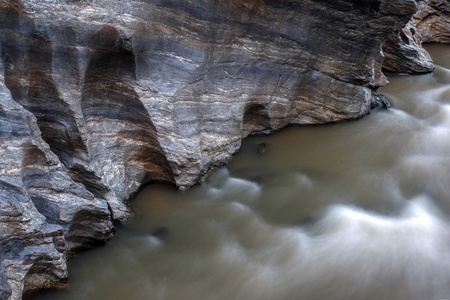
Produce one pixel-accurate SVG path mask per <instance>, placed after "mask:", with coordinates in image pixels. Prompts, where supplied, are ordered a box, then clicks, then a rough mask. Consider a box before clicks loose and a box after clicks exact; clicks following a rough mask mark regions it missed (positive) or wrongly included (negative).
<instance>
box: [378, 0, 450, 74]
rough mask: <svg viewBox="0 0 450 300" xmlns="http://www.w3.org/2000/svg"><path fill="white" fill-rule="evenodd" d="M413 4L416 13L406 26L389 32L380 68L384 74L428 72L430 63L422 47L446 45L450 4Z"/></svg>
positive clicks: (449, 36)
mask: <svg viewBox="0 0 450 300" xmlns="http://www.w3.org/2000/svg"><path fill="white" fill-rule="evenodd" d="M417 3H418V9H417V12H416V13H415V14H414V15H413V17H412V18H411V20H410V21H409V22H408V24H407V25H406V26H405V27H404V28H403V29H401V30H398V31H396V32H393V33H392V34H391V35H390V36H389V39H388V41H387V42H386V43H385V44H384V46H383V52H384V54H385V60H384V63H383V68H384V69H385V70H386V71H388V72H393V73H407V74H420V73H429V72H432V71H433V70H434V64H433V61H432V59H431V57H430V55H429V54H428V52H427V51H426V50H425V49H424V48H422V43H450V2H449V1H442V0H422V1H417Z"/></svg>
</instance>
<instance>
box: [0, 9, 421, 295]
mask: <svg viewBox="0 0 450 300" xmlns="http://www.w3.org/2000/svg"><path fill="white" fill-rule="evenodd" d="M415 11H416V4H415V2H414V1H412V0H370V1H369V0H368V1H359V0H358V1H356V0H333V1H329V0H286V1H279V0H276V1H275V0H264V1H254V0H233V1H215V0H200V1H198V0H170V1H169V0H135V1H119V0H111V1H106V0H89V1H88V0H78V1H77V0H39V1H38V0H22V1H19V0H0V42H1V44H0V48H1V61H0V74H1V76H0V91H1V95H0V97H1V98H0V125H1V127H0V140H1V141H2V143H1V146H0V153H1V158H0V166H1V167H0V187H1V188H0V230H1V232H0V233H1V240H0V247H1V248H0V260H1V269H0V270H1V272H0V299H8V298H10V299H20V297H21V295H22V293H23V292H33V291H35V290H37V289H39V288H48V287H63V286H64V285H65V284H66V280H67V270H66V266H65V263H66V258H67V256H70V255H72V254H73V253H75V252H76V251H77V250H79V249H80V248H83V247H90V246H94V245H97V244H100V243H103V242H104V241H106V240H108V239H109V238H110V237H111V235H112V231H113V225H112V221H115V220H117V221H121V222H123V221H125V220H126V219H127V218H128V217H129V216H130V211H129V210H128V208H127V207H128V206H127V201H129V199H130V198H131V197H133V194H134V193H136V191H137V190H138V189H139V187H140V186H142V185H143V184H145V183H148V182H166V183H171V184H176V185H177V186H179V187H187V186H190V185H192V184H194V183H196V182H198V181H199V180H200V179H201V178H202V176H203V175H204V174H205V173H206V172H207V170H208V169H210V168H211V167H213V166H217V165H220V164H223V163H226V162H227V161H228V159H229V158H230V157H231V155H232V154H233V153H235V152H236V151H238V149H239V147H240V143H241V139H242V138H243V137H246V136H247V135H249V134H255V133H267V132H271V131H274V130H277V129H280V128H282V127H284V126H286V125H288V124H324V123H331V122H338V121H343V120H352V119H357V118H360V117H362V116H364V115H366V114H367V113H368V112H369V109H370V107H371V105H373V104H375V102H377V101H378V100H377V99H379V97H378V95H377V93H376V92H374V90H375V89H376V87H377V86H380V85H382V84H385V83H386V80H385V77H384V75H383V74H382V72H381V65H382V61H383V55H382V52H381V47H382V45H383V42H384V41H385V40H386V39H387V38H388V36H389V35H390V34H391V33H392V32H394V31H395V30H396V29H400V28H402V27H403V26H405V24H406V23H407V22H408V20H409V19H410V18H411V16H412V14H413V13H414V12H415Z"/></svg>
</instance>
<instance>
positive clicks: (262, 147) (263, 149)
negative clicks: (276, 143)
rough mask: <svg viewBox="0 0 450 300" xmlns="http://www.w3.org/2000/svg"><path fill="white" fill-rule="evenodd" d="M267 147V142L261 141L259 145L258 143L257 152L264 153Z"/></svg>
mask: <svg viewBox="0 0 450 300" xmlns="http://www.w3.org/2000/svg"><path fill="white" fill-rule="evenodd" d="M267 148H268V145H267V143H261V144H259V145H258V153H259V154H264V153H266V152H267Z"/></svg>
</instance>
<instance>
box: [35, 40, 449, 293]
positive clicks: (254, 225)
mask: <svg viewBox="0 0 450 300" xmlns="http://www.w3.org/2000/svg"><path fill="white" fill-rule="evenodd" d="M427 50H429V52H430V54H431V55H432V57H433V59H434V61H435V63H436V70H435V72H434V73H433V74H426V75H420V76H419V75H416V76H389V81H390V84H389V85H388V86H386V87H384V88H381V89H380V91H381V93H382V94H383V95H385V96H386V97H387V98H388V99H389V100H390V102H391V104H392V108H390V109H388V110H382V109H379V110H374V111H372V112H371V114H370V115H368V116H367V117H365V118H363V119H361V120H358V121H355V122H346V123H341V124H334V125H328V126H308V127H300V126H292V127H289V128H287V129H284V130H282V131H281V132H278V133H276V134H273V135H269V136H252V137H249V138H247V139H246V140H245V141H244V142H243V145H242V149H241V151H240V152H239V153H238V154H237V155H236V156H235V157H234V158H233V159H232V161H231V162H230V164H229V165H228V167H226V168H221V169H218V170H215V171H214V172H212V173H211V174H210V176H209V177H208V178H207V180H206V181H205V182H204V183H203V184H201V185H198V186H195V187H194V188H192V189H190V190H188V191H176V190H174V189H173V188H170V187H167V186H164V185H153V186H150V187H148V188H146V189H145V190H144V191H143V192H142V193H140V194H139V196H138V197H137V199H136V200H135V201H134V202H133V209H134V211H135V212H136V218H135V220H134V221H133V222H131V223H130V224H127V225H126V226H124V227H123V228H120V229H119V230H118V232H117V233H116V236H115V238H114V239H113V240H112V241H111V242H109V243H108V244H107V245H105V246H103V247H99V248H96V249H93V250H91V251H87V252H84V253H81V254H79V255H77V256H76V257H75V258H74V259H72V260H71V261H70V264H69V272H70V285H71V288H70V289H69V290H68V291H57V292H49V293H46V294H43V295H40V296H37V297H35V298H33V299H36V300H37V299H39V300H44V299H52V300H54V299H65V300H70V299H84V300H85V299H95V300H101V299H105V300H106V299H108V300H115V299H121V300H123V299H133V300H134V299H164V300H169V299H170V300H172V299H173V300H179V299H183V300H202V299H208V300H209V299H218V300H219V299H220V300H222V299H233V300H234V299H243V300H244V299H250V300H253V299H255V300H264V299H267V300H273V299H299V300H314V299H316V300H325V299H330V300H332V299H333V300H363V299H364V300H383V299H386V300H388V299H389V300H438V299H447V298H449V299H450V222H449V221H450V218H449V215H450V46H444V45H428V46H427Z"/></svg>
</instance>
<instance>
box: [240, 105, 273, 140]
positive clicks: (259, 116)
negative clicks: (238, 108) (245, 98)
mask: <svg viewBox="0 0 450 300" xmlns="http://www.w3.org/2000/svg"><path fill="white" fill-rule="evenodd" d="M242 130H243V132H245V133H248V134H256V133H265V132H266V131H270V130H271V124H270V117H269V115H268V111H267V109H266V107H264V106H263V105H261V104H252V105H249V106H248V107H247V108H246V109H245V112H244V118H243V124H242Z"/></svg>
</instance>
